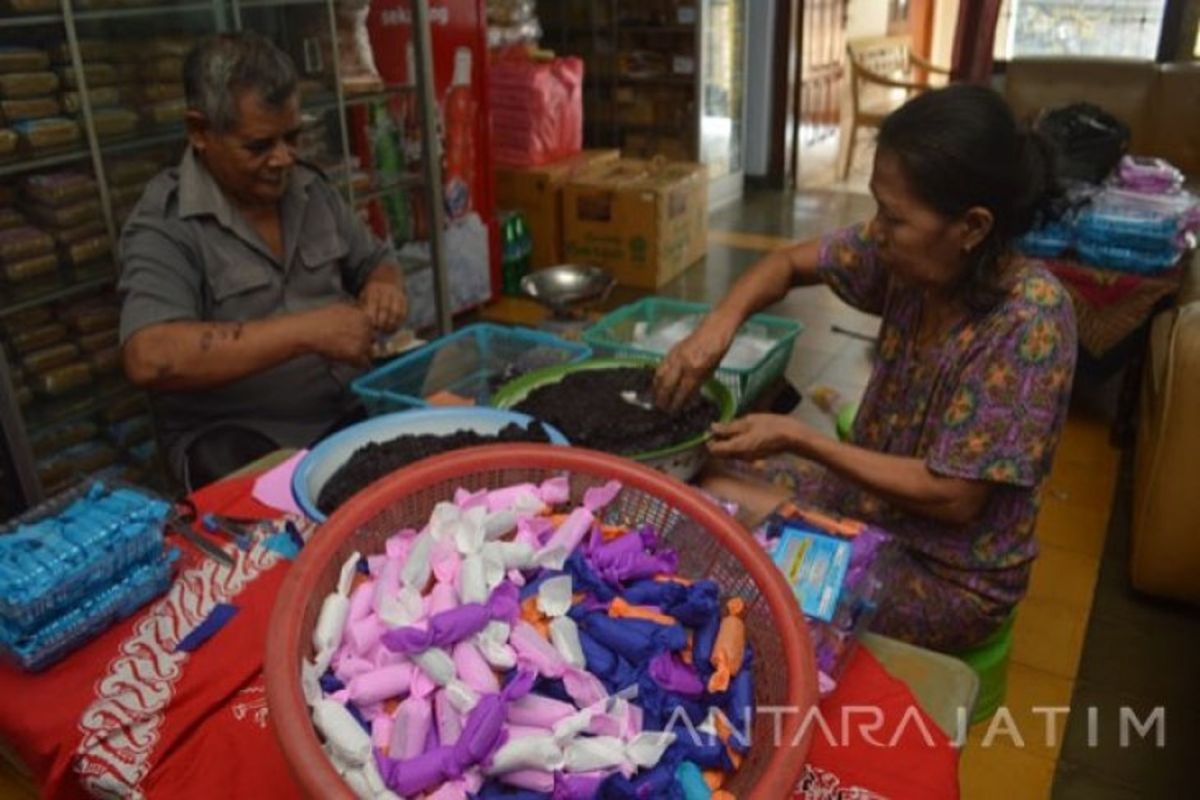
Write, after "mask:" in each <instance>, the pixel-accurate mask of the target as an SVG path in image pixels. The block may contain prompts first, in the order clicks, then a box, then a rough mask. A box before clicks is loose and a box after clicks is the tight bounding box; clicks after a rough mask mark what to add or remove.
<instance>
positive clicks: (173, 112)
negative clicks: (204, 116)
mask: <svg viewBox="0 0 1200 800" xmlns="http://www.w3.org/2000/svg"><path fill="white" fill-rule="evenodd" d="M186 113H187V103H186V102H185V101H183V100H163V101H161V102H158V103H151V104H150V105H148V106H143V107H142V116H143V118H144V119H145V120H146V122H148V123H150V124H151V125H168V124H170V123H172V122H182V121H183V117H184V114H186Z"/></svg>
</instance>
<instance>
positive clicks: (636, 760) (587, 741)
mask: <svg viewBox="0 0 1200 800" xmlns="http://www.w3.org/2000/svg"><path fill="white" fill-rule="evenodd" d="M674 742H675V734H674V733H669V732H664V731H646V732H643V733H640V734H638V735H637V736H635V737H634V738H633V739H632V740H631V741H629V742H626V741H624V740H623V739H620V738H618V737H615V736H580V737H576V738H575V739H573V740H571V741H570V742H569V743H567V745H566V747H564V748H563V770H565V771H566V772H596V771H608V770H620V771H621V772H623V773H625V774H626V775H632V774H633V773H634V772H636V771H637V770H639V769H645V768H648V767H653V766H656V765H657V764H658V762H659V761H660V760H661V759H662V757H663V754H664V753H666V751H667V748H668V747H670V746H671V745H672V744H673V743H674Z"/></svg>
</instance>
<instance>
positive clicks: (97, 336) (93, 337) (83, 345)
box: [64, 327, 117, 353]
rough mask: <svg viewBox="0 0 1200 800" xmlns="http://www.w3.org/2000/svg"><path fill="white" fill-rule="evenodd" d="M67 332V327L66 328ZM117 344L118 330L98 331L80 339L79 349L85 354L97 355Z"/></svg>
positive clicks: (86, 334) (84, 335)
mask: <svg viewBox="0 0 1200 800" xmlns="http://www.w3.org/2000/svg"><path fill="white" fill-rule="evenodd" d="M64 330H65V327H64ZM116 343H117V329H116V328H109V329H107V330H102V331H96V332H95V333H85V334H83V335H81V336H80V337H79V347H80V349H82V350H83V352H85V353H95V352H96V351H98V350H104V349H107V348H109V347H113V346H114V345H116Z"/></svg>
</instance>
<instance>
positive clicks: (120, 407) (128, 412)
mask: <svg viewBox="0 0 1200 800" xmlns="http://www.w3.org/2000/svg"><path fill="white" fill-rule="evenodd" d="M148 412H149V408H148V407H147V406H146V397H145V395H141V394H131V395H129V396H128V397H123V398H121V399H120V400H115V401H113V402H112V403H109V405H108V407H107V408H106V409H104V420H105V422H108V423H109V424H110V425H111V424H112V423H114V422H120V421H122V420H126V419H129V418H130V417H136V416H137V415H138V414H145V413H148Z"/></svg>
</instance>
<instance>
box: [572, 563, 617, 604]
mask: <svg viewBox="0 0 1200 800" xmlns="http://www.w3.org/2000/svg"><path fill="white" fill-rule="evenodd" d="M563 569H565V570H566V571H567V572H568V573H569V574H570V576H571V582H572V584H573V585H574V587H575V591H577V592H587V593H589V594H591V595H593V596H594V597H595V598H596V599H597V600H600V601H601V602H604V603H607V602H609V601H611V600H612V599H613V598H614V597H616V596H617V593H616V592H614V591H613V589H612V587H611V586H609V585H608V584H607V583H605V582H604V579H603V578H601V577H600V576H599V575H597V574H596V573H595V572H594V571H593V570H592V567H591V565H590V564H588V562H587V559H586V558H584V556H583V553H581V552H579V551H578V550H576V551H575V552H574V553H571V555H569V556H567V562H566V564H565V565H564V567H563Z"/></svg>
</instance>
